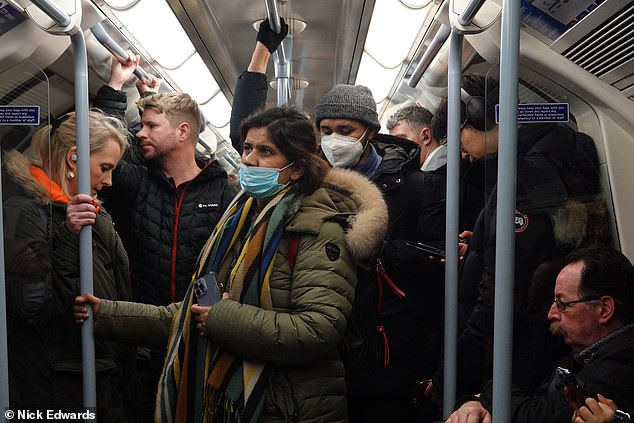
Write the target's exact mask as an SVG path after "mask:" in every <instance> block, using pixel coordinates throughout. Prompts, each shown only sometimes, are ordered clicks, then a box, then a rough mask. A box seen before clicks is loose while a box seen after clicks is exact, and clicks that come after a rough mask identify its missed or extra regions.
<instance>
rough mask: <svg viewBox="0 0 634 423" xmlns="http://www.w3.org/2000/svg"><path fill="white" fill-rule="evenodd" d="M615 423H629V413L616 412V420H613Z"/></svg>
mask: <svg viewBox="0 0 634 423" xmlns="http://www.w3.org/2000/svg"><path fill="white" fill-rule="evenodd" d="M614 421H615V422H616V423H630V422H631V421H632V420H631V418H630V415H629V413H626V412H625V411H621V410H616V420H614Z"/></svg>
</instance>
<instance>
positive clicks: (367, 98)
mask: <svg viewBox="0 0 634 423" xmlns="http://www.w3.org/2000/svg"><path fill="white" fill-rule="evenodd" d="M322 119H350V120H358V121H359V122H363V123H365V124H366V125H368V126H372V127H374V128H376V130H377V132H378V131H379V130H380V129H381V123H380V122H379V115H378V114H377V113H376V102H375V101H374V97H372V91H370V89H369V88H368V87H365V86H363V85H343V84H340V85H335V87H334V88H333V89H331V90H330V91H328V92H327V93H326V95H324V96H323V97H322V98H321V101H320V102H319V104H318V105H317V107H315V124H316V125H317V128H319V122H321V121H322Z"/></svg>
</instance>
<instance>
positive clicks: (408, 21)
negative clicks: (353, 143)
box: [0, 0, 634, 257]
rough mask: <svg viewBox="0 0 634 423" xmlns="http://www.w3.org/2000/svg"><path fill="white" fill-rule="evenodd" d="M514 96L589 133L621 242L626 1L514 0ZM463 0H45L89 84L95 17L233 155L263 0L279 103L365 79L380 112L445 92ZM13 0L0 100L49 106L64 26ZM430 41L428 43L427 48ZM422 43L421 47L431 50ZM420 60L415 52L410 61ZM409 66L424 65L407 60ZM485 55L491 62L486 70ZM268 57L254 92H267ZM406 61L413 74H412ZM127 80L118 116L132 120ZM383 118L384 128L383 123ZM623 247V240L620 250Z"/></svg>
mask: <svg viewBox="0 0 634 423" xmlns="http://www.w3.org/2000/svg"><path fill="white" fill-rule="evenodd" d="M521 2H522V17H521V21H522V29H521V33H520V70H519V77H520V87H519V88H520V90H519V99H520V102H562V103H569V104H570V112H571V120H570V124H571V125H574V126H576V127H577V128H578V129H579V130H581V131H583V132H586V133H588V134H589V135H591V136H592V137H593V139H594V140H595V142H596V144H597V149H598V151H599V156H600V159H601V163H602V172H603V176H604V192H606V193H607V194H606V195H608V196H609V197H610V198H608V200H609V201H608V203H609V205H610V207H611V211H612V213H613V216H614V229H615V233H617V234H618V239H616V240H615V242H616V243H618V244H620V246H621V248H622V249H623V251H624V252H626V254H627V253H634V230H633V227H632V223H631V218H630V214H631V212H630V210H632V209H634V196H633V195H631V182H630V181H631V180H632V176H633V175H632V173H633V170H632V168H633V167H632V166H631V161H632V157H634V2H630V1H626V0H583V1H582V0H579V1H575V2H567V3H564V2H561V1H558V0H543V1H535V0H521ZM468 3H469V2H468V1H467V0H453V1H441V0H365V1H364V0H320V1H308V0H284V1H283V0H278V1H277V2H274V1H272V2H267V1H264V0H233V1H230V2H227V1H225V0H189V1H188V0H180V1H178V0H166V1H165V2H163V1H159V0H93V1H90V0H81V1H80V0H58V1H56V4H58V5H59V6H60V7H61V8H62V9H63V10H64V11H66V12H67V13H69V14H71V13H73V14H76V15H77V16H79V17H80V20H79V22H80V25H81V28H82V30H83V31H84V34H85V37H86V43H87V49H88V65H89V74H88V79H89V89H90V92H91V94H95V93H96V91H97V89H98V88H99V87H100V86H101V85H102V84H104V83H105V82H107V79H108V74H109V69H110V60H111V54H110V53H109V52H108V51H107V50H106V49H105V48H104V47H103V46H102V45H101V44H100V43H99V42H98V41H97V39H96V38H95V37H94V35H93V34H92V32H91V31H90V28H91V27H92V26H94V25H95V24H98V23H101V25H102V26H103V27H104V29H105V30H106V31H107V33H108V34H109V35H110V36H111V37H112V38H113V39H114V40H115V41H116V42H117V43H118V44H119V45H120V46H121V47H123V48H125V49H127V48H130V49H132V50H133V51H135V52H137V53H139V54H141V56H142V67H143V68H144V69H145V70H146V71H147V72H149V73H153V74H156V75H158V76H160V77H161V78H162V79H163V80H164V81H165V82H164V84H163V87H164V89H167V90H181V91H185V92H188V93H190V94H192V95H193V96H194V98H196V100H198V101H199V103H200V104H201V105H202V107H203V111H204V112H205V115H206V118H207V120H208V130H206V131H205V132H204V133H203V134H202V136H201V143H200V150H201V152H203V153H205V152H206V153H210V154H211V153H214V154H215V155H216V157H218V158H220V159H221V162H223V164H225V165H227V164H228V162H225V161H223V160H222V158H226V157H227V155H229V156H231V158H232V159H233V160H234V161H235V160H236V159H237V156H236V154H235V152H234V151H233V149H232V148H231V146H230V141H229V139H228V138H229V137H228V134H229V114H230V107H231V106H230V105H231V102H232V100H233V89H234V85H235V81H236V79H237V78H238V75H239V74H240V73H241V72H242V70H243V69H245V68H246V66H247V64H248V62H249V59H250V56H251V52H252V50H253V47H254V44H255V36H256V31H255V27H257V25H258V23H259V22H260V21H261V20H262V19H264V18H265V17H266V16H267V8H269V5H271V4H274V5H275V7H276V9H277V11H278V13H279V15H280V16H282V17H284V19H286V20H287V21H288V22H289V24H290V28H291V30H290V34H291V35H290V36H289V37H288V38H287V40H286V41H285V43H284V47H285V54H286V56H287V59H288V62H289V64H290V66H289V69H290V77H291V80H292V94H291V97H290V101H289V103H290V104H295V105H298V106H299V107H301V108H303V109H304V110H305V111H306V112H308V113H311V114H312V112H313V110H314V106H315V104H316V103H317V102H318V101H319V99H320V98H321V96H322V95H323V94H324V93H325V92H326V91H328V90H329V89H330V88H331V87H332V86H333V85H334V84H337V83H349V84H352V83H357V84H363V85H367V86H369V87H370V88H371V89H372V91H373V93H374V96H375V99H376V100H377V106H378V110H379V114H380V117H381V120H382V122H383V123H384V122H385V121H386V120H387V118H388V117H389V116H390V114H391V113H393V112H394V111H395V110H396V109H397V108H398V107H400V106H402V105H403V104H407V103H413V102H417V101H418V102H420V103H421V104H423V105H424V106H426V107H428V108H429V109H430V110H432V111H433V109H434V108H435V106H436V105H437V104H438V102H439V100H440V98H441V97H442V96H443V95H445V94H446V84H447V83H446V81H447V63H448V51H449V48H448V44H449V43H448V42H446V41H445V39H446V37H444V36H443V35H447V34H448V31H447V29H448V28H450V27H454V28H455V27H456V24H457V17H458V15H459V14H460V12H462V10H463V9H464V8H465V6H466V4H468ZM501 3H502V1H501V0H487V1H485V2H484V4H483V6H482V8H481V9H480V10H479V11H478V13H477V15H476V16H475V19H474V21H473V25H471V26H469V27H468V28H462V29H463V32H464V33H465V43H464V51H463V65H464V66H463V71H464V72H479V73H488V72H493V73H492V74H495V73H496V71H495V68H496V66H497V64H498V62H499V60H500V47H501V43H500V32H501V31H500V27H501V26H500V25H501ZM34 7H35V6H33V5H32V4H31V3H30V2H29V1H27V0H12V1H8V2H7V1H3V0H0V11H1V12H2V13H1V14H0V98H1V99H2V100H1V104H2V105H24V104H26V105H28V104H41V105H46V108H47V109H48V110H46V112H42V114H41V118H42V119H43V120H45V119H47V118H48V115H52V116H59V115H61V114H63V113H65V112H67V111H69V110H72V109H73V106H74V94H73V78H74V77H73V65H72V63H73V62H72V60H73V57H72V49H71V48H70V39H69V37H68V36H65V35H53V34H49V33H47V32H45V31H44V30H42V29H41V28H39V27H38V26H37V25H36V24H34V23H33V22H32V20H31V19H30V18H29V13H31V14H32V12H30V10H31V9H32V8H34ZM435 47H439V48H435ZM432 53H433V54H432ZM422 65H425V66H424V67H423V68H421V66H422ZM421 69H423V70H424V71H421ZM492 69H493V71H491V70H492ZM275 71H276V67H275V61H274V60H273V59H272V60H271V63H270V64H269V68H268V72H267V76H268V78H269V80H270V81H271V85H272V86H271V88H270V90H269V95H268V100H267V105H274V104H276V103H277V95H276V94H277V93H276V89H275V88H274V86H275V81H276V72H275ZM417 73H418V74H417ZM134 82H135V81H130V82H129V83H128V84H127V85H126V86H125V87H124V89H125V90H126V91H127V93H128V100H129V110H128V113H127V118H128V120H129V121H131V122H133V121H135V120H138V113H137V111H136V110H135V107H134V101H135V100H136V99H137V97H138V94H137V93H136V89H135V86H134ZM34 129H35V128H34V127H28V126H27V127H21V126H6V125H4V126H3V125H0V137H2V148H3V149H5V150H6V149H7V148H12V147H15V146H20V147H21V148H22V147H25V146H26V145H28V140H29V137H30V135H31V134H32V132H33V131H34ZM384 130H385V129H384ZM631 256H632V254H630V257H631Z"/></svg>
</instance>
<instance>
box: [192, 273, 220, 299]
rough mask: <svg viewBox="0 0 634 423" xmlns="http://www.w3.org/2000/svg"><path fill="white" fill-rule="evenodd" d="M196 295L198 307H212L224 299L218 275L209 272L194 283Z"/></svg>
mask: <svg viewBox="0 0 634 423" xmlns="http://www.w3.org/2000/svg"><path fill="white" fill-rule="evenodd" d="M194 294H195V295H196V302H197V303H198V305H201V306H205V307H210V306H212V305H214V304H216V303H217V302H218V301H220V299H221V298H222V294H221V293H220V288H219V287H218V282H217V281H216V274H215V273H214V272H209V273H207V274H206V275H204V276H202V277H200V278H198V279H196V280H195V281H194Z"/></svg>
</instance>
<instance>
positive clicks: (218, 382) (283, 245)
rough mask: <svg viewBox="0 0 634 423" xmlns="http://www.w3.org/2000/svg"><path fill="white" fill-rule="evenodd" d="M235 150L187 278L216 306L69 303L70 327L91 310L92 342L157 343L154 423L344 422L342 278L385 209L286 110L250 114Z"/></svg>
mask: <svg viewBox="0 0 634 423" xmlns="http://www.w3.org/2000/svg"><path fill="white" fill-rule="evenodd" d="M241 137H242V141H243V145H244V150H243V154H242V159H241V164H240V171H239V176H240V184H241V186H242V192H241V193H240V194H238V196H237V197H236V198H235V199H234V201H233V203H232V204H231V205H230V207H229V209H228V210H227V212H226V213H225V215H224V216H223V218H222V219H221V221H220V223H219V224H218V226H217V227H216V229H215V230H214V232H213V234H212V235H211V237H210V239H209V241H208V242H207V244H206V245H205V247H204V248H203V250H202V252H201V254H200V256H199V260H198V265H197V270H196V273H195V274H194V276H193V278H192V281H197V280H199V279H201V278H202V279H203V280H205V281H206V282H207V283H213V281H214V280H215V281H216V285H217V286H218V288H219V290H220V291H221V296H222V299H221V300H220V301H218V302H217V303H215V304H213V305H211V306H202V305H198V304H196V303H197V299H196V296H195V292H194V289H193V286H194V285H195V284H192V287H190V289H189V290H188V292H187V294H186V295H185V298H184V299H183V302H182V303H179V304H172V305H170V306H167V307H156V306H151V305H144V304H136V303H128V302H114V301H106V300H99V299H97V298H95V297H92V296H82V297H78V298H77V305H76V307H75V318H76V320H77V321H78V323H83V321H84V320H85V319H87V318H88V314H87V313H86V307H85V305H83V304H85V303H91V304H92V305H93V308H94V310H95V314H96V315H97V318H96V322H95V330H96V335H97V337H107V338H110V339H117V340H125V341H127V342H131V343H139V342H140V343H153V344H154V345H156V346H159V345H165V344H166V343H167V355H166V361H165V366H164V371H163V375H162V377H161V381H160V383H159V391H158V396H157V410H156V421H160V422H167V421H176V422H192V421H193V422H220V421H223V422H224V421H241V422H345V421H346V420H347V410H346V400H345V392H346V388H345V380H344V370H343V365H342V363H341V360H340V357H339V352H338V345H339V342H340V340H341V337H342V335H343V332H344V330H345V328H346V319H347V317H348V315H349V314H350V310H351V307H352V302H353V300H354V288H355V284H356V266H357V265H359V264H364V263H368V262H370V260H371V259H372V258H373V257H374V256H375V254H376V253H378V250H379V248H380V246H381V242H382V239H383V235H384V231H385V227H386V223H387V209H386V206H385V203H384V201H383V199H382V197H381V194H380V192H379V191H378V189H377V188H376V187H375V186H374V185H373V184H372V183H371V182H369V181H368V180H367V179H365V178H364V177H362V176H360V175H359V174H357V173H354V172H352V171H346V170H335V169H329V168H328V165H327V164H326V163H325V162H324V161H323V160H321V159H320V158H318V157H317V156H316V155H315V154H314V151H315V149H316V139H315V130H314V127H313V126H312V124H311V123H310V121H309V120H308V119H307V117H306V116H305V115H303V114H302V113H300V112H299V111H297V110H294V109H289V108H277V107H276V108H272V109H268V110H265V111H262V112H259V113H257V114H255V115H252V116H251V117H249V118H248V119H247V120H245V121H244V123H243V125H242V128H241ZM289 245H291V246H290V247H289ZM289 256H290V257H289ZM208 288H209V289H214V288H215V287H214V286H211V285H209V286H208Z"/></svg>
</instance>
